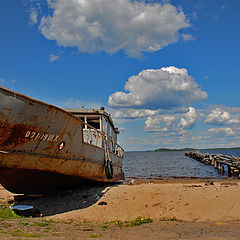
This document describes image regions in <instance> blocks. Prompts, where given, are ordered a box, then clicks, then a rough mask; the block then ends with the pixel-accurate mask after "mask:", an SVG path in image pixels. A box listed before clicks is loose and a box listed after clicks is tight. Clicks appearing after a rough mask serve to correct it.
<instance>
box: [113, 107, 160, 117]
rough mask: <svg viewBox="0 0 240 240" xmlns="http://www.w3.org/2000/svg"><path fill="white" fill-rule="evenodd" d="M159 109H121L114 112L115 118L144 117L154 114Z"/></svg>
mask: <svg viewBox="0 0 240 240" xmlns="http://www.w3.org/2000/svg"><path fill="white" fill-rule="evenodd" d="M158 112H159V111H158V110H150V109H121V110H117V111H115V112H114V115H113V116H114V118H121V119H128V118H144V117H148V116H153V115H155V114H156V113H158Z"/></svg>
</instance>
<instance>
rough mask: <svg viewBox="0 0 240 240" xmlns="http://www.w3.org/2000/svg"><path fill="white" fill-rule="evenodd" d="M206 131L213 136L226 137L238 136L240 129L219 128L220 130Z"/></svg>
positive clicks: (211, 129)
mask: <svg viewBox="0 0 240 240" xmlns="http://www.w3.org/2000/svg"><path fill="white" fill-rule="evenodd" d="M208 131H209V132H210V133H212V134H215V135H221V134H222V135H227V136H234V135H239V133H240V128H235V129H234V128H230V127H221V128H210V129H208Z"/></svg>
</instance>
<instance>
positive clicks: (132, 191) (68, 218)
mask: <svg viewBox="0 0 240 240" xmlns="http://www.w3.org/2000/svg"><path fill="white" fill-rule="evenodd" d="M239 186H240V181H239V180H237V179H230V180H214V181H211V180H179V179H178V180H159V181H154V182H152V181H150V182H142V181H138V180H133V181H131V182H130V183H125V184H121V185H114V186H98V187H89V188H77V189H71V190H65V191H60V192H57V193H55V194H54V195H50V196H42V197H36V198H34V197H33V198H27V199H22V200H20V201H17V203H19V204H31V205H33V206H34V207H36V208H38V209H39V210H40V211H41V212H42V213H43V214H44V216H47V217H48V218H50V219H52V220H53V221H56V222H60V223H61V222H62V223H63V222H91V223H94V224H95V225H96V226H100V225H101V224H103V223H105V222H111V221H116V220H118V221H131V220H132V219H135V218H136V217H138V216H141V217H143V218H144V217H151V218H152V219H153V223H150V224H145V225H142V226H139V227H135V228H134V229H135V230H133V229H132V230H130V228H125V230H124V231H123V229H121V228H116V226H115V227H112V231H113V232H114V231H115V232H118V234H119V238H115V239H121V238H125V239H135V237H134V236H135V235H136V233H133V232H138V233H139V234H140V233H141V234H143V235H144V234H146V235H147V237H145V238H143V237H141V236H142V235H141V236H139V237H140V238H141V239H158V238H157V236H160V235H159V234H162V237H163V239H171V238H172V237H173V236H175V235H176V234H177V233H181V232H182V231H183V232H184V231H185V233H186V232H188V233H189V234H190V232H195V235H196V233H197V234H199V233H200V232H201V230H200V229H201V228H204V229H206V228H211V231H210V232H211V234H212V233H214V232H215V233H216V234H215V235H214V234H213V235H211V236H210V235H209V236H208V239H238V238H235V237H234V236H237V235H238V234H239V233H240V230H238V229H239V226H240V207H239V206H240V205H239V201H240V200H239V199H240V191H239ZM0 191H1V194H0V200H1V202H2V204H3V203H4V202H5V203H6V202H7V200H9V199H12V198H13V197H14V194H12V193H10V192H8V191H6V190H5V189H4V188H2V187H1V189H0ZM17 197H19V196H17ZM17 197H16V195H15V198H16V199H17ZM20 199H21V198H20ZM170 219H174V220H175V221H174V222H171V221H170ZM170 222H171V223H170ZM164 226H165V227H164ZM190 226H192V227H190ZM219 227H220V228H222V229H223V228H226V229H228V230H230V229H231V232H234V233H235V235H231V234H227V236H223V235H221V236H220V235H218V234H219ZM151 228H152V230H151ZM232 228H234V229H232ZM137 229H138V230H137ZM154 229H155V230H154ZM177 229H178V230H177ZM184 229H185V230H184ZM226 229H225V232H226V231H227V230H226ZM95 230H96V229H95ZM153 230H154V231H153ZM112 231H111V232H112ZM126 231H127V232H131V233H128V235H124V232H126ZM152 231H153V232H154V234H153V232H152ZM166 232H168V233H166ZM202 232H203V233H204V232H205V231H202ZM105 233H107V232H105ZM150 233H152V234H153V235H152V238H151V237H150V236H151V234H150ZM109 234H110V231H109ZM109 234H105V237H106V238H107V236H108V237H109V239H111V237H110V236H111V235H109ZM149 234H150V235H149ZM156 234H157V235H156ZM236 234H237V235H236ZM180 235H181V237H183V236H185V238H183V239H206V238H204V237H203V236H205V235H201V234H200V235H199V236H198V238H196V236H195V235H194V238H193V235H191V234H190V235H189V236H188V237H187V236H186V234H185V235H184V234H183V233H181V234H180ZM130 236H132V237H131V238H130ZM167 236H171V237H170V238H168V237H167ZM191 236H192V238H191ZM217 236H218V238H217ZM99 237H100V235H99ZM201 237H203V238H201ZM205 237H206V236H205ZM215 237H216V238H215ZM220 237H221V238H220ZM106 238H104V239H106ZM86 239H87V238H86ZM99 239H101V238H99ZM107 239H108V238H107Z"/></svg>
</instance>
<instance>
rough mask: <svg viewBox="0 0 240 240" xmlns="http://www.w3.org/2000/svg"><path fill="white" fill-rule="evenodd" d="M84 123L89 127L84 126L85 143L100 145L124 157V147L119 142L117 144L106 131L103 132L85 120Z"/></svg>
mask: <svg viewBox="0 0 240 240" xmlns="http://www.w3.org/2000/svg"><path fill="white" fill-rule="evenodd" d="M82 123H83V126H87V129H84V128H83V141H84V142H85V143H88V144H91V145H94V146H98V147H100V148H103V149H105V150H108V151H110V152H112V153H114V154H116V155H118V156H119V157H121V158H122V157H123V155H124V150H123V148H122V147H121V146H120V145H119V144H117V143H116V142H115V141H114V140H113V139H112V138H111V137H109V136H107V135H106V134H105V133H102V132H101V131H99V130H97V129H96V128H94V127H92V126H91V125H89V124H87V123H85V122H83V121H82Z"/></svg>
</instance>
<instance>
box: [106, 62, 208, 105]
mask: <svg viewBox="0 0 240 240" xmlns="http://www.w3.org/2000/svg"><path fill="white" fill-rule="evenodd" d="M124 90H125V92H123V91H118V92H115V93H113V94H112V95H111V96H109V99H108V104H109V106H113V107H131V108H140V107H141V108H146V109H152V110H156V109H176V108H179V107H182V106H189V105H190V104H191V103H193V102H195V101H200V100H204V99H206V98H207V93H206V92H205V91H202V90H201V88H200V87H199V85H198V84H197V83H196V82H195V81H194V79H193V78H192V77H191V76H190V75H188V71H187V70H186V69H185V68H181V69H180V68H176V67H173V66H172V67H166V68H161V69H156V70H154V69H148V70H143V71H141V72H140V73H139V74H138V75H136V76H132V77H130V78H129V79H128V81H127V82H126V84H125V86H124Z"/></svg>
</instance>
